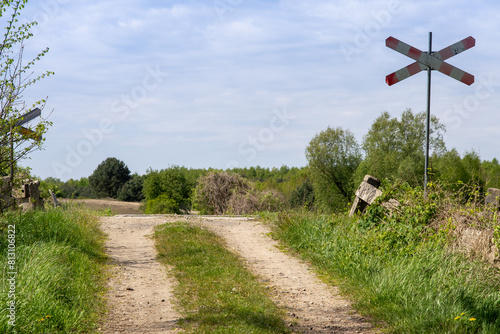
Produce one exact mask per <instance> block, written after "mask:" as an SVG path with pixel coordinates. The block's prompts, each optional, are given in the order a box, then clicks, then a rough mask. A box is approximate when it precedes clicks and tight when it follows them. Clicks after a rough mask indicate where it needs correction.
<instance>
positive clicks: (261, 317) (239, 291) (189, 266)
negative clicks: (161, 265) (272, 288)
mask: <svg viewBox="0 0 500 334" xmlns="http://www.w3.org/2000/svg"><path fill="white" fill-rule="evenodd" d="M155 239H156V247H157V249H158V254H159V258H160V260H161V261H163V262H165V263H167V264H168V265H169V266H171V267H173V272H174V275H175V278H176V279H177V281H178V282H179V285H178V286H177V287H176V289H175V291H174V293H175V296H176V298H177V300H179V302H180V304H181V306H182V308H183V311H182V312H183V315H184V318H183V320H182V321H181V322H180V325H181V326H182V327H183V328H184V329H185V330H187V332H190V333H191V332H196V333H228V334H229V333H231V334H233V333H245V334H247V333H289V332H290V330H289V329H288V328H287V327H286V325H285V322H284V320H283V319H284V312H283V310H280V309H279V308H278V307H277V306H276V305H275V304H274V303H273V301H272V300H271V299H270V298H269V296H268V293H267V291H266V290H265V287H263V286H262V285H261V284H259V282H258V281H257V278H256V277H255V276H253V275H252V274H251V273H250V272H249V271H248V270H247V269H246V268H245V265H244V264H243V263H242V261H241V259H240V258H239V257H238V256H237V255H235V254H234V253H232V252H230V251H228V250H227V249H226V248H225V246H224V242H223V241H222V240H221V239H220V238H219V237H217V236H216V235H215V234H213V233H211V232H209V231H207V230H204V229H201V228H199V227H194V226H189V225H186V224H183V223H177V224H167V225H163V226H159V227H158V228H157V229H156V233H155Z"/></svg>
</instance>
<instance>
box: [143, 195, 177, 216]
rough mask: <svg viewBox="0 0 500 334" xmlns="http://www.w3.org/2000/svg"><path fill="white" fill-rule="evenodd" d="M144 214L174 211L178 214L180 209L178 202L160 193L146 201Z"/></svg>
mask: <svg viewBox="0 0 500 334" xmlns="http://www.w3.org/2000/svg"><path fill="white" fill-rule="evenodd" d="M144 213H145V214H162V213H163V214H168V213H175V214H180V213H181V210H180V208H179V204H178V203H177V202H176V201H174V200H173V199H171V198H170V197H168V195H166V194H161V195H160V196H158V197H156V198H153V199H150V200H149V201H147V202H146V209H145V210H144Z"/></svg>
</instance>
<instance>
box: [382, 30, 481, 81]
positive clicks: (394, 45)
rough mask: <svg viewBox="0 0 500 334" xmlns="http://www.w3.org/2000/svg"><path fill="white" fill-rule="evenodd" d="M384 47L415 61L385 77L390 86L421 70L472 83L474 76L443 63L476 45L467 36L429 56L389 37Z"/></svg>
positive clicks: (473, 40)
mask: <svg viewBox="0 0 500 334" xmlns="http://www.w3.org/2000/svg"><path fill="white" fill-rule="evenodd" d="M385 45H386V46H387V47H388V48H391V49H393V50H396V51H397V52H399V53H401V54H404V55H405V56H408V57H410V58H411V59H413V60H416V62H414V63H413V64H410V65H408V66H406V67H403V68H402V69H400V70H398V71H396V72H394V73H391V74H389V75H388V76H386V77H385V82H386V83H387V84H388V85H389V86H392V85H394V84H395V83H398V82H400V81H401V80H404V79H406V78H408V77H410V76H412V75H414V74H416V73H418V72H420V71H422V70H427V69H429V68H430V69H433V70H438V71H439V72H441V73H444V74H446V75H448V76H450V77H452V78H453V79H456V80H458V81H460V82H463V83H464V84H466V85H472V84H473V83H474V76H473V75H472V74H469V73H467V72H465V71H462V70H461V69H459V68H457V67H455V66H452V65H450V64H448V63H447V62H445V60H446V59H448V58H451V57H453V56H454V55H457V54H459V53H461V52H463V51H465V50H467V49H470V48H472V47H473V46H474V45H476V40H475V39H474V38H473V37H472V36H469V37H467V38H465V39H463V40H461V41H460V42H457V43H455V44H453V45H450V46H448V47H446V48H444V49H442V50H441V51H438V52H432V53H431V54H429V53H428V52H423V51H420V50H419V49H417V48H414V47H413V46H411V45H408V44H406V43H404V42H401V41H400V40H398V39H396V38H394V37H392V36H391V37H389V38H387V39H386V40H385Z"/></svg>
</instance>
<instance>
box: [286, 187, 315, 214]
mask: <svg viewBox="0 0 500 334" xmlns="http://www.w3.org/2000/svg"><path fill="white" fill-rule="evenodd" d="M290 207H292V208H304V209H306V210H309V211H310V210H312V209H313V207H314V188H313V184H312V182H311V181H309V180H308V179H306V180H305V181H304V182H302V184H301V185H300V186H298V187H297V188H296V189H295V190H294V191H293V192H292V195H291V197H290Z"/></svg>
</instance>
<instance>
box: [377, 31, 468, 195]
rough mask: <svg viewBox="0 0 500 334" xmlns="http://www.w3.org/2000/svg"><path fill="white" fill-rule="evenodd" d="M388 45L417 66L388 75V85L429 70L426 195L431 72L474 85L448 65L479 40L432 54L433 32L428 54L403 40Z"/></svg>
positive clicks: (427, 164) (462, 72)
mask: <svg viewBox="0 0 500 334" xmlns="http://www.w3.org/2000/svg"><path fill="white" fill-rule="evenodd" d="M385 45H386V46H387V47H388V48H391V49H393V50H395V51H397V52H399V53H401V54H403V55H405V56H407V57H410V58H411V59H413V60H415V62H414V63H412V64H410V65H408V66H406V67H403V68H402V69H400V70H398V71H396V72H394V73H391V74H389V75H388V76H386V77H385V82H386V83H387V84H388V85H389V86H392V85H394V84H395V83H398V82H400V81H402V80H404V79H406V78H409V77H411V76H412V75H414V74H417V73H419V72H420V71H423V70H427V120H426V121H427V124H426V141H425V146H426V148H425V176H424V191H425V190H426V189H427V178H428V169H429V131H430V129H429V128H430V119H431V71H432V70H437V71H439V72H441V73H443V74H446V75H448V76H450V77H452V78H453V79H456V80H458V81H460V82H462V83H464V84H466V85H469V86H470V85H472V84H473V83H474V76H473V75H471V74H469V73H467V72H465V71H462V70H461V69H459V68H457V67H455V66H453V65H450V64H448V63H447V62H445V60H446V59H449V58H451V57H453V56H455V55H457V54H459V53H461V52H463V51H465V50H468V49H470V48H472V47H473V46H475V45H476V40H475V39H474V38H473V37H472V36H469V37H467V38H465V39H463V40H461V41H460V42H457V43H455V44H452V45H450V46H448V47H446V48H444V49H442V50H441V51H437V52H432V32H430V33H429V52H424V51H420V50H419V49H417V48H415V47H413V46H411V45H408V44H406V43H404V42H401V41H400V40H398V39H396V38H394V37H392V36H391V37H389V38H387V39H386V40H385Z"/></svg>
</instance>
